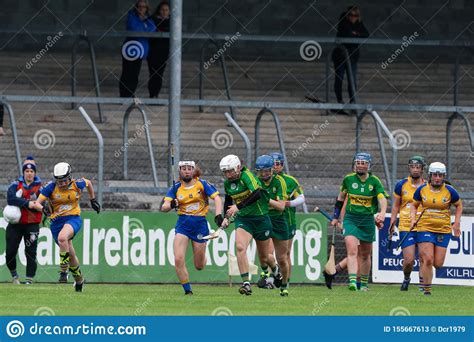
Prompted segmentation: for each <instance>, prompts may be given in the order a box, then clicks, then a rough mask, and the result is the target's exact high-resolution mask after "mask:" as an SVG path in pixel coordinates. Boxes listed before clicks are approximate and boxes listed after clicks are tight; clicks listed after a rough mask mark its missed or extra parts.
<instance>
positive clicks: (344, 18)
mask: <svg viewBox="0 0 474 342" xmlns="http://www.w3.org/2000/svg"><path fill="white" fill-rule="evenodd" d="M368 36H369V32H368V31H367V29H366V28H365V26H364V24H363V23H362V20H361V16H360V10H359V8H358V7H357V6H350V7H348V8H347V10H346V11H345V12H344V13H342V14H341V16H340V17H339V23H338V25H337V35H336V37H341V38H365V37H368ZM343 46H344V47H345V48H346V49H347V53H348V54H349V62H350V67H351V71H352V77H353V80H354V88H355V90H356V91H357V62H358V60H359V44H343ZM331 57H332V61H333V63H334V71H335V73H336V76H335V80H334V92H335V93H336V98H337V102H339V103H344V101H343V98H342V81H343V80H344V73H348V72H349V71H348V70H346V63H345V54H344V50H343V48H342V47H341V46H338V47H336V48H335V49H334V50H333V52H332V56H331ZM348 78H349V76H348ZM347 90H348V92H349V97H350V102H351V103H352V102H354V95H355V94H353V92H352V88H351V85H350V82H349V80H348V82H347ZM337 112H338V113H339V112H340V113H342V114H345V112H342V111H337Z"/></svg>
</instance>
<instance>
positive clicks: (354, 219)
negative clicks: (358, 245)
mask: <svg viewBox="0 0 474 342" xmlns="http://www.w3.org/2000/svg"><path fill="white" fill-rule="evenodd" d="M343 227H344V233H343V234H344V236H348V235H352V236H355V237H356V238H358V239H359V240H360V241H364V242H374V241H375V220H374V216H373V215H354V214H349V213H346V215H345V216H344V223H343Z"/></svg>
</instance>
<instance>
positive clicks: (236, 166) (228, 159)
mask: <svg viewBox="0 0 474 342" xmlns="http://www.w3.org/2000/svg"><path fill="white" fill-rule="evenodd" d="M240 166H241V164H240V159H239V157H237V156H236V155H233V154H229V155H228V156H225V157H224V158H222V159H221V162H220V163H219V168H220V169H221V171H222V172H224V171H228V170H235V172H238V171H239V170H240Z"/></svg>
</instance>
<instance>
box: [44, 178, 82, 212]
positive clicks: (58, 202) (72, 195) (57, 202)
mask: <svg viewBox="0 0 474 342" xmlns="http://www.w3.org/2000/svg"><path fill="white" fill-rule="evenodd" d="M89 183H90V181H89V180H88V179H85V178H82V179H73V180H71V183H70V184H69V186H68V187H67V189H60V188H59V187H57V186H56V183H55V182H54V181H52V182H49V183H48V184H47V185H46V186H45V187H44V188H43V189H42V190H41V194H40V197H39V198H40V199H43V200H46V199H47V200H49V201H50V203H51V207H52V209H53V213H52V214H51V216H50V218H51V219H52V220H54V219H55V218H56V217H60V216H70V215H80V214H81V208H80V206H79V201H80V199H81V195H82V190H83V189H84V188H85V187H87V185H88V184H89Z"/></svg>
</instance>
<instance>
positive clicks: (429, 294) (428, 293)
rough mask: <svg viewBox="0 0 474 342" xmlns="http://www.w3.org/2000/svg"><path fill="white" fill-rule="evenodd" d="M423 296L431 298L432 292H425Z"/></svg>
mask: <svg viewBox="0 0 474 342" xmlns="http://www.w3.org/2000/svg"><path fill="white" fill-rule="evenodd" d="M423 295H425V296H431V292H423Z"/></svg>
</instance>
